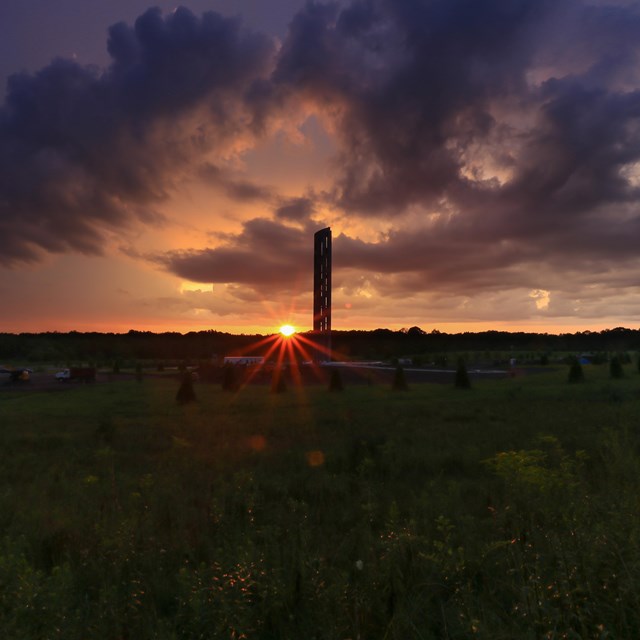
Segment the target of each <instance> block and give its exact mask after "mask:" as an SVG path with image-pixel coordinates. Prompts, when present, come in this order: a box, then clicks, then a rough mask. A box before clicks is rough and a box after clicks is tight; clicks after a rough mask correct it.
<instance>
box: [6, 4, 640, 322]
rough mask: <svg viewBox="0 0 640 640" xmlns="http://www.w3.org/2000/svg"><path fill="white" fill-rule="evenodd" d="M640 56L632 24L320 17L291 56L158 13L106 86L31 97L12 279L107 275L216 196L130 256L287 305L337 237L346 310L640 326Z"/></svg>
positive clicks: (51, 90) (13, 206) (617, 17)
mask: <svg viewBox="0 0 640 640" xmlns="http://www.w3.org/2000/svg"><path fill="white" fill-rule="evenodd" d="M639 33H640V6H639V5H638V4H636V3H633V2H623V1H622V0H620V2H616V1H615V0H606V1H605V0H592V1H587V0H563V1H562V2H558V1H557V0H556V1H551V0H510V1H509V2H506V1H505V0H352V1H350V2H349V1H344V2H340V3H339V2H327V3H325V2H314V1H309V2H307V3H306V5H304V6H302V7H301V8H300V9H299V10H298V11H297V12H296V13H294V14H293V15H292V16H291V19H290V22H289V27H288V30H287V32H286V34H285V35H284V37H283V38H282V39H281V40H278V39H275V38H273V39H272V38H270V37H268V36H267V35H264V34H260V33H256V32H250V31H248V30H246V29H245V28H243V27H242V25H241V22H240V19H238V18H225V17H222V16H221V15H219V14H217V13H213V12H210V13H205V14H204V15H202V16H201V17H196V16H195V15H194V14H192V13H191V12H190V11H189V10H187V9H184V8H181V9H178V10H176V11H175V12H173V13H170V14H167V15H163V14H162V13H161V12H160V11H159V10H154V9H150V10H149V11H147V12H146V13H144V14H143V15H142V16H141V17H140V18H138V20H137V21H136V22H135V24H134V26H128V25H126V24H124V23H120V24H116V25H114V26H112V27H111V28H110V29H109V38H108V51H109V55H110V57H111V64H110V66H109V67H108V68H106V69H104V70H100V69H97V68H92V67H86V66H81V65H79V64H77V63H76V62H73V61H69V60H62V59H58V60H55V61H54V62H52V63H51V64H50V65H49V66H47V67H45V68H43V69H42V70H40V71H39V72H37V73H34V74H31V75H29V74H19V75H14V76H13V77H12V78H11V79H10V81H9V84H8V88H7V95H6V100H5V104H4V106H3V107H2V109H1V110H0V261H1V262H2V263H4V264H5V265H18V264H20V263H21V262H24V261H31V262H37V261H38V260H39V259H41V258H42V256H43V255H45V254H46V253H69V252H76V253H77V252H80V253H86V254H92V253H94V254H95V253H100V252H101V251H103V250H104V247H105V246H106V242H107V239H108V238H109V237H110V236H111V235H112V234H116V233H118V232H119V231H121V230H123V229H128V228H136V229H139V228H141V227H144V226H145V225H146V226H147V227H148V228H155V227H157V226H158V225H160V224H162V223H163V217H162V213H164V214H165V215H166V213H167V209H163V208H162V206H160V205H161V203H164V202H167V201H170V200H171V199H172V198H175V197H176V193H179V192H180V189H184V185H185V184H186V185H197V187H198V188H200V189H204V188H205V187H203V185H206V189H208V193H211V194H213V196H215V198H214V199H213V201H212V202H213V203H212V205H211V207H210V210H207V212H206V214H205V213H203V212H201V213H200V214H199V215H200V217H199V218H198V221H197V223H196V222H191V221H190V219H189V214H188V208H189V204H188V199H186V200H185V202H184V203H182V204H180V206H177V205H176V211H178V210H179V213H175V214H172V216H171V220H166V221H165V224H169V225H170V224H174V225H175V224H176V220H180V221H184V228H185V229H187V231H186V232H185V234H186V235H185V240H184V241H183V242H182V243H181V244H180V243H178V241H177V240H176V241H175V242H173V244H172V245H171V248H170V249H169V247H163V246H161V245H158V244H156V246H155V247H153V248H152V249H149V247H145V248H144V249H143V250H140V251H139V252H136V251H129V253H128V255H131V256H134V255H137V256H140V257H142V256H144V258H145V261H146V263H147V264H148V263H151V264H152V265H154V268H156V269H157V268H160V269H161V270H163V271H164V272H168V273H170V274H172V275H174V276H177V277H178V278H181V279H184V280H187V281H190V282H195V283H209V284H210V283H214V284H216V285H218V284H220V285H229V286H231V287H235V289H233V291H234V292H235V293H236V294H237V295H238V297H243V296H244V297H246V296H254V297H255V296H257V295H258V294H262V295H267V293H268V294H269V295H277V294H279V293H282V292H290V291H295V290H296V288H297V287H298V283H299V282H301V281H302V280H303V279H304V278H305V277H308V271H309V269H310V255H309V254H310V244H311V243H310V238H311V235H312V233H313V231H314V230H316V229H317V228H319V226H321V225H326V224H330V225H331V226H332V228H333V229H334V242H335V244H334V248H335V253H334V260H335V284H336V287H337V291H336V300H338V301H339V300H340V299H341V296H342V297H343V298H344V300H345V304H346V305H347V306H349V305H351V306H349V308H352V306H353V305H355V304H356V301H351V299H349V301H347V298H348V297H350V296H356V297H357V296H358V295H359V296H360V302H361V303H362V305H363V309H369V311H370V313H371V314H372V315H373V314H374V313H375V314H378V315H380V314H381V313H384V311H381V308H382V307H381V306H380V305H381V304H382V303H375V304H378V305H379V306H377V307H376V308H375V309H374V308H373V305H374V301H375V300H384V299H394V300H396V301H397V299H398V298H400V297H404V299H405V300H410V299H411V300H412V301H413V302H414V303H415V304H421V305H422V308H423V309H425V310H427V309H439V308H440V307H439V305H440V304H442V308H443V309H444V308H445V307H446V305H449V308H450V309H452V308H454V312H455V313H456V314H464V313H467V311H468V310H469V309H471V308H472V307H473V306H474V304H475V305H476V306H475V309H476V312H475V313H471V312H469V315H468V316H466V317H469V318H479V317H483V318H484V317H485V316H486V317H489V315H490V312H491V308H492V305H493V306H494V307H495V305H496V304H500V305H502V306H503V308H504V309H507V308H508V307H509V304H507V303H505V300H506V299H507V298H508V297H509V295H510V294H509V292H513V295H514V296H516V297H518V300H519V302H514V303H513V309H515V310H516V311H514V314H515V316H517V317H524V316H526V314H527V313H530V312H531V313H533V314H534V315H535V314H538V315H541V314H547V315H549V316H550V315H553V314H556V315H558V316H561V315H564V316H567V317H568V316H571V315H572V314H580V313H582V314H584V315H585V316H586V315H589V314H592V316H593V317H597V315H598V314H602V313H603V309H604V308H605V307H606V305H607V300H609V301H610V302H611V304H615V305H617V306H618V307H619V308H620V309H625V310H626V311H625V312H624V313H625V314H631V313H632V310H635V309H637V308H638V305H639V303H640V301H639V300H637V295H638V294H637V291H636V285H635V277H634V274H635V272H636V270H637V268H638V267H640V261H639V260H638V258H637V257H636V247H635V245H636V238H637V237H638V232H639V231H640V209H639V207H638V200H639V196H640V71H639V70H640V64H639V63H640V59H639V53H640V40H639V39H638V34H639ZM303 154H306V156H303ZM303 157H304V161H303V160H302V159H303ZM321 157H322V159H321V160H320V159H319V158H321ZM305 163H306V164H305ZM303 168H304V171H303ZM198 197H201V198H202V197H204V196H201V195H200V196H198ZM185 203H186V204H185ZM193 206H195V205H193ZM201 208H202V207H201ZM185 211H186V213H185ZM170 213H172V210H170ZM196 224H197V225H198V226H199V228H200V229H201V237H200V238H199V239H195V238H194V232H193V231H192V228H193V227H194V226H196ZM189 234H191V235H189ZM187 236H188V237H187ZM305 273H307V276H305V275H304V274H305ZM301 286H302V285H301ZM607 292H609V293H607ZM422 294H424V296H431V297H430V298H429V299H427V297H424V299H422V300H416V296H418V297H419V296H420V295H422ZM451 296H453V297H454V298H455V299H453V298H451ZM481 296H484V297H483V298H482V299H480V297H481ZM498 296H499V297H498ZM608 296H609V297H608ZM193 297H196V294H194V296H193ZM514 299H515V298H514ZM354 300H355V298H354ZM225 304H226V303H225ZM394 304H396V303H394ZM207 305H208V306H207V308H208V309H213V307H215V304H212V303H210V302H207ZM225 313H226V311H225ZM515 316H514V317H515ZM625 317H626V316H625Z"/></svg>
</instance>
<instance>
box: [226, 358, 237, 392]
mask: <svg viewBox="0 0 640 640" xmlns="http://www.w3.org/2000/svg"><path fill="white" fill-rule="evenodd" d="M222 390H223V391H237V390H238V380H237V379H236V370H235V367H234V366H233V365H232V364H227V365H225V367H224V371H223V373H222Z"/></svg>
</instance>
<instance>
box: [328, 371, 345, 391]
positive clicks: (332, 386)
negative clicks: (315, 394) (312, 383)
mask: <svg viewBox="0 0 640 640" xmlns="http://www.w3.org/2000/svg"><path fill="white" fill-rule="evenodd" d="M343 390H344V385H343V384H342V376H341V375H340V371H339V370H338V369H332V370H331V377H330V378H329V391H343Z"/></svg>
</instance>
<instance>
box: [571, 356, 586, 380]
mask: <svg viewBox="0 0 640 640" xmlns="http://www.w3.org/2000/svg"><path fill="white" fill-rule="evenodd" d="M568 381H569V382H584V371H582V365H581V364H580V362H579V361H578V359H577V358H574V359H573V361H572V362H571V366H570V367H569V378H568Z"/></svg>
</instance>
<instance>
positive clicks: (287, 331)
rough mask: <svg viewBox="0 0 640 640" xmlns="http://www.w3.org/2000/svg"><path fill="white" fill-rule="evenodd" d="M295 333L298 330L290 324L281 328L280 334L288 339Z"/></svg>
mask: <svg viewBox="0 0 640 640" xmlns="http://www.w3.org/2000/svg"><path fill="white" fill-rule="evenodd" d="M295 332H296V328H295V327H292V326H291V325H290V324H283V325H282V326H281V327H280V333H281V334H282V335H283V336H285V337H287V338H288V337H289V336H292V335H293V334H294V333H295Z"/></svg>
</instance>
